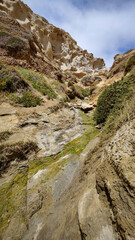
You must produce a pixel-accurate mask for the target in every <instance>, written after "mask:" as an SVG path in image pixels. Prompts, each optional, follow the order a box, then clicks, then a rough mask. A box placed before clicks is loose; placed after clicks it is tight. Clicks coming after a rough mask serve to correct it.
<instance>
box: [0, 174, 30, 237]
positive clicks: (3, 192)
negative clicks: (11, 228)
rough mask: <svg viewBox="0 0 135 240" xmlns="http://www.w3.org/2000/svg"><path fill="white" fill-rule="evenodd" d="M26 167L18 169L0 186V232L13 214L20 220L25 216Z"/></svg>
mask: <svg viewBox="0 0 135 240" xmlns="http://www.w3.org/2000/svg"><path fill="white" fill-rule="evenodd" d="M26 185H27V169H24V170H23V171H19V172H18V173H17V174H16V175H15V176H14V177H13V178H12V180H11V181H10V182H9V183H7V184H5V185H4V186H2V187H0V233H1V232H3V230H4V229H5V228H6V227H7V226H8V224H9V222H10V220H11V219H12V217H13V216H15V215H16V213H17V216H19V218H20V221H21V220H22V218H23V219H24V218H26V212H25V207H26V201H27V199H26V196H27V195H26V191H27V189H26Z"/></svg>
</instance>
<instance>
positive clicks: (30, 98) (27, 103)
mask: <svg viewBox="0 0 135 240" xmlns="http://www.w3.org/2000/svg"><path fill="white" fill-rule="evenodd" d="M11 97H12V100H13V101H14V102H16V103H19V104H22V105H23V106H24V107H36V106H37V105H40V103H41V98H40V97H37V96H35V95H34V94H33V93H32V92H28V91H27V92H24V93H23V95H22V97H18V96H17V95H15V94H12V96H11Z"/></svg>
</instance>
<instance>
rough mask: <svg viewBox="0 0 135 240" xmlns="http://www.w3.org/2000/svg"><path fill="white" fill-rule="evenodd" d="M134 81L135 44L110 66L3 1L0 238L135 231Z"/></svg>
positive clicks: (65, 238)
mask: <svg viewBox="0 0 135 240" xmlns="http://www.w3.org/2000/svg"><path fill="white" fill-rule="evenodd" d="M73 75H74V76H73ZM121 77H122V78H121ZM80 78H81V79H80ZM120 79H121V80H120ZM109 85H111V86H110V87H108V86H109ZM134 89H135V50H134V49H133V50H131V51H129V52H127V53H125V54H122V55H117V56H116V57H115V61H114V64H113V66H112V67H111V69H110V72H109V73H108V72H107V71H106V69H105V66H104V61H103V60H102V59H95V58H94V57H93V55H92V54H89V53H87V51H86V50H85V51H83V50H82V49H81V48H80V47H79V46H77V43H76V42H75V40H73V39H72V37H71V36H70V35H69V34H68V33H66V32H65V31H64V30H61V29H58V28H56V27H54V26H53V25H51V24H49V23H48V21H47V20H45V19H44V18H42V17H40V16H38V15H36V14H34V13H33V12H32V11H31V9H30V8H29V7H28V6H26V5H25V4H24V3H23V2H21V1H18V0H14V1H13V0H12V1H11V0H2V1H0V239H1V240H7V239H8V240H19V239H23V240H33V239H34V240H56V239H58V240H69V239H71V240H72V239H74V240H101V239H102V240H123V239H124V240H134V239H135V228H134V226H135V214H134V213H135V183H134V174H135V164H134V161H135V140H134V139H135V131H134V129H135V122H134V117H135V108H134V101H135V97H134V96H135V95H134ZM104 90H105V91H104ZM99 96H100V97H99ZM95 107H96V110H95ZM97 124H98V125H97Z"/></svg>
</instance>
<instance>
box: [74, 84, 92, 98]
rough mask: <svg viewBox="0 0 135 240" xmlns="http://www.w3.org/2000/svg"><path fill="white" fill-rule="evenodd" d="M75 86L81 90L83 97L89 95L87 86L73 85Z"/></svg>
mask: <svg viewBox="0 0 135 240" xmlns="http://www.w3.org/2000/svg"><path fill="white" fill-rule="evenodd" d="M75 88H76V89H77V90H79V91H80V92H81V94H82V96H83V97H88V96H90V89H89V87H88V88H83V87H81V86H78V85H75Z"/></svg>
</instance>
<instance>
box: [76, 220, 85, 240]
mask: <svg viewBox="0 0 135 240" xmlns="http://www.w3.org/2000/svg"><path fill="white" fill-rule="evenodd" d="M78 226H79V231H80V236H81V240H86V237H87V234H85V233H84V232H83V231H82V229H81V226H80V223H79V220H78Z"/></svg>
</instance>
